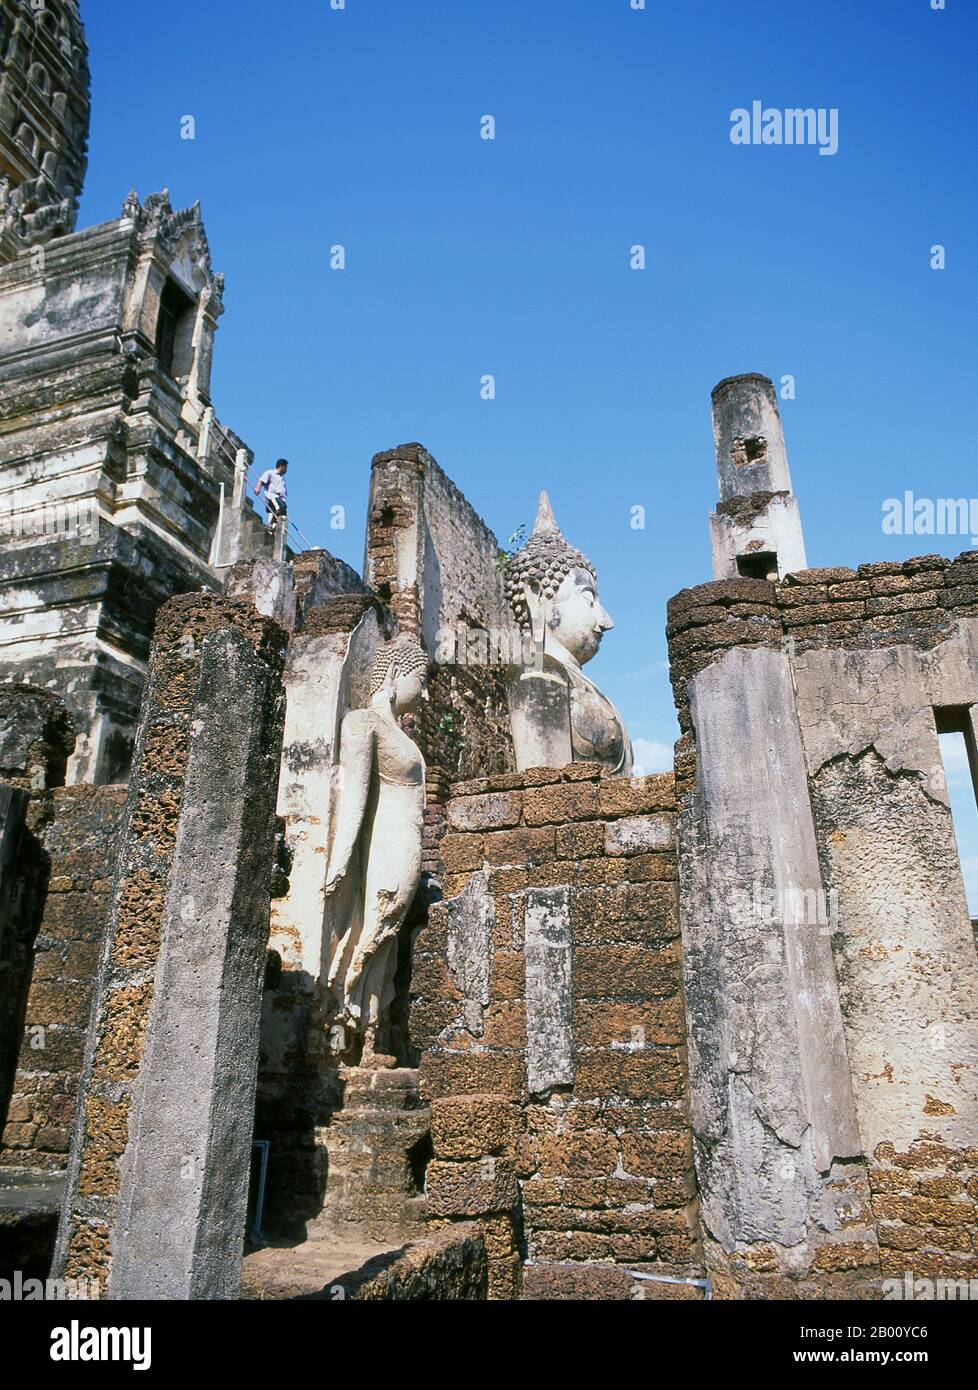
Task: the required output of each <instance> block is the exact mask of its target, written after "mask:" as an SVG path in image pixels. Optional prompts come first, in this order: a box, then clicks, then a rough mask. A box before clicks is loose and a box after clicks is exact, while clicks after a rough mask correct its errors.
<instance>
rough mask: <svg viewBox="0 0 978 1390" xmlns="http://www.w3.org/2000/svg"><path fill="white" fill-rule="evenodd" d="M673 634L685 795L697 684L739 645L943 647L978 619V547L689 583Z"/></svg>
mask: <svg viewBox="0 0 978 1390" xmlns="http://www.w3.org/2000/svg"><path fill="white" fill-rule="evenodd" d="M666 612H667V619H668V621H667V627H666V635H667V637H668V639H669V661H670V674H671V680H672V687H673V692H674V694H675V699H676V709H677V712H678V716H679V726H680V729H681V731H682V737H681V738H680V741H679V743H678V744H677V747H676V754H677V757H676V778H677V789H678V791H679V794H680V799H682V796H683V794H684V793H685V790H686V789H687V787H688V786H689V784H690V782H691V778H692V775H693V770H694V763H693V758H692V755H693V751H694V744H693V739H692V726H691V724H690V717H689V698H688V694H687V685H688V682H689V681H690V680H691V679H692V677H693V676H695V675H696V674H697V672H699V671H702V670H703V669H704V668H705V667H707V666H709V665H711V664H712V663H713V662H714V661H715V660H716V659H717V658H718V657H719V656H721V655H722V654H723V652H724V651H727V650H729V649H730V648H732V647H752V646H772V647H780V646H781V645H782V643H783V642H785V641H789V640H790V643H791V646H792V649H793V651H795V652H804V651H806V650H809V649H810V648H814V647H824V646H839V647H847V648H852V649H858V648H863V649H866V648H875V647H886V646H895V645H898V644H900V643H904V642H910V643H913V644H914V645H918V646H920V645H922V646H928V647H931V646H935V645H936V644H937V643H938V642H940V641H942V640H943V639H944V638H946V637H947V636H949V635H950V633H951V631H952V630H953V627H954V622H955V619H956V618H958V617H974V616H976V615H978V551H975V550H969V551H965V552H964V553H963V554H961V555H959V556H958V558H957V559H956V560H948V559H946V558H945V557H944V556H942V555H921V556H918V557H916V558H915V559H912V560H906V561H904V562H902V563H901V562H898V561H890V560H885V561H880V562H877V563H875V564H868V565H860V566H859V568H858V569H848V568H844V567H836V568H830V569H811V570H802V571H800V572H799V573H797V574H789V575H786V576H785V578H784V580H783V581H781V582H780V583H777V584H775V583H768V582H767V580H763V579H725V580H719V581H716V582H714V583H710V584H698V585H696V587H695V588H692V589H683V590H681V591H680V593H678V594H676V596H675V597H674V598H672V599H670V600H669V603H668V605H667V609H666Z"/></svg>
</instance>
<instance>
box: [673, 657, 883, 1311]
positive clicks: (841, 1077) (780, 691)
mask: <svg viewBox="0 0 978 1390" xmlns="http://www.w3.org/2000/svg"><path fill="white" fill-rule="evenodd" d="M689 696H690V713H691V717H692V723H693V727H694V729H695V734H696V777H695V784H694V787H693V791H692V795H691V797H690V798H689V801H688V802H687V804H686V805H685V807H684V808H683V810H682V813H681V815H680V821H679V845H680V854H679V863H680V882H681V885H682V892H681V895H680V904H681V908H680V911H681V919H682V931H683V973H684V979H685V996H686V1008H687V1014H688V1019H689V1058H690V1063H689V1066H690V1092H691V1099H692V1116H693V1133H694V1138H695V1143H696V1170H697V1175H698V1177H699V1183H700V1193H701V1200H702V1215H703V1225H704V1233H705V1235H706V1241H707V1258H708V1263H709V1264H710V1265H711V1268H712V1272H713V1273H714V1276H715V1277H716V1278H717V1279H718V1280H719V1281H720V1282H721V1285H722V1284H723V1281H724V1280H725V1279H726V1277H727V1275H726V1271H727V1268H728V1267H729V1269H730V1271H731V1272H733V1274H734V1278H735V1279H736V1280H737V1281H738V1282H739V1283H741V1284H742V1286H743V1287H744V1288H745V1289H749V1288H750V1284H751V1279H752V1276H753V1274H754V1272H755V1271H758V1270H762V1271H766V1272H768V1273H771V1274H774V1275H775V1277H777V1275H778V1274H780V1275H783V1276H791V1277H796V1278H805V1277H806V1276H807V1275H808V1273H809V1271H810V1270H811V1268H812V1266H813V1264H814V1265H815V1267H816V1268H817V1267H819V1263H821V1267H822V1268H831V1267H832V1266H831V1264H829V1265H826V1264H825V1263H824V1261H825V1259H826V1258H827V1257H826V1256H824V1255H820V1253H819V1248H820V1246H821V1245H822V1244H823V1242H831V1241H833V1240H837V1241H845V1243H847V1244H851V1243H852V1242H853V1241H854V1240H859V1239H860V1232H858V1231H855V1230H854V1229H853V1227H852V1225H851V1223H850V1222H849V1221H848V1220H847V1215H846V1208H847V1206H851V1205H853V1202H852V1198H853V1197H854V1196H855V1197H857V1198H859V1199H860V1200H861V1201H862V1203H863V1205H865V1197H866V1195H867V1194H866V1193H865V1192H863V1191H862V1190H861V1189H860V1190H859V1191H857V1192H855V1193H854V1192H853V1191H852V1190H851V1189H850V1178H851V1181H857V1180H860V1173H859V1171H858V1170H856V1171H855V1172H854V1173H853V1174H851V1175H850V1178H847V1177H846V1173H845V1170H844V1168H843V1167H842V1166H841V1161H842V1160H845V1159H859V1158H861V1155H862V1144H861V1142H860V1136H859V1131H858V1127H857V1124H856V1116H855V1110H854V1106H853V1100H852V1093H851V1087H850V1079H849V1066H848V1059H847V1055H846V1045H845V1036H844V1031H843V1023H842V1014H841V1009H840V1004H839V994H838V985H837V981H836V975H835V968H834V963H833V959H832V949H831V943H830V939H829V924H828V922H827V921H825V920H824V918H825V913H824V912H823V913H821V914H820V912H819V905H824V904H825V897H824V893H823V889H822V877H821V871H820V866H819V858H818V847H817V842H816V837H815V824H814V819H813V815H812V808H811V804H810V801H809V798H808V794H807V778H806V770H805V757H804V751H803V747H802V740H801V731H800V727H799V723H798V717H797V714H796V711H795V704H794V690H793V684H792V678H791V671H790V668H789V664H788V658H787V656H786V655H785V654H784V653H783V652H781V651H778V650H774V649H771V648H769V647H756V648H753V649H741V648H735V649H733V650H731V651H727V652H726V653H725V654H724V655H723V656H722V657H721V658H720V659H719V660H718V661H716V662H714V664H713V665H711V666H708V667H707V668H706V669H705V670H703V671H701V672H700V673H699V674H698V675H697V676H695V677H694V679H693V680H692V681H691V682H690V684H689ZM856 1205H858V1202H857V1203H856ZM862 1234H863V1235H864V1236H865V1238H866V1240H867V1241H868V1245H867V1263H870V1262H871V1261H872V1258H873V1254H874V1251H873V1250H872V1249H871V1248H870V1247H872V1246H873V1245H874V1242H873V1240H872V1237H871V1235H869V1234H867V1233H862ZM721 1251H722V1254H721ZM728 1261H729V1266H728V1263H727V1262H728Z"/></svg>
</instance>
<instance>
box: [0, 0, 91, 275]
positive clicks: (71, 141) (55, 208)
mask: <svg viewBox="0 0 978 1390" xmlns="http://www.w3.org/2000/svg"><path fill="white" fill-rule="evenodd" d="M88 118H89V76H88V49H87V48H86V45H85V34H84V30H83V28H82V23H81V19H80V17H79V14H78V6H77V4H76V3H75V0H4V5H3V9H2V11H0V264H3V263H5V262H6V261H10V260H12V259H13V258H14V257H15V256H16V255H17V253H18V251H20V250H22V249H23V248H24V247H30V246H38V245H41V244H42V243H44V242H47V241H50V240H51V238H52V237H56V236H64V235H65V234H66V233H68V232H71V231H73V230H74V227H75V218H76V216H77V213H78V195H79V194H80V193H81V189H82V183H83V180H84V177H85V168H86V165H87V162H88V161H87V157H86V150H87V146H88Z"/></svg>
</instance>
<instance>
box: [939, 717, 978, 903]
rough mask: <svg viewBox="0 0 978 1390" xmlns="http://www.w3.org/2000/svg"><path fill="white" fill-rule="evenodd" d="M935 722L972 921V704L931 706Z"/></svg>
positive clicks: (977, 785) (976, 756) (975, 873)
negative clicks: (933, 707)
mask: <svg viewBox="0 0 978 1390" xmlns="http://www.w3.org/2000/svg"><path fill="white" fill-rule="evenodd" d="M934 723H935V724H936V725H937V739H938V743H939V744H940V746H941V761H942V762H943V764H944V776H945V778H946V780H947V793H948V800H949V801H950V803H951V820H952V822H953V824H954V838H955V840H956V842H957V847H958V861H959V863H960V865H961V875H962V877H963V879H964V887H965V893H966V894H967V898H968V911H969V913H970V914H971V920H972V922H975V921H978V744H976V740H975V725H974V722H973V718H972V708H971V707H970V706H968V705H938V706H936V707H935V709H934Z"/></svg>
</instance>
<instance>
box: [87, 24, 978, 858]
mask: <svg viewBox="0 0 978 1390" xmlns="http://www.w3.org/2000/svg"><path fill="white" fill-rule="evenodd" d="M82 12H83V15H84V18H85V22H86V26H87V31H88V37H89V43H90V47H91V63H92V74H93V124H92V140H91V163H90V170H89V177H88V182H87V186H86V190H85V195H84V199H83V204H82V224H83V225H84V224H86V223H91V222H96V221H101V220H103V219H106V218H109V217H115V216H117V215H118V213H119V209H120V207H121V204H122V201H123V198H124V196H125V194H126V192H127V191H128V189H129V188H130V187H131V186H132V185H133V184H135V185H136V187H137V188H138V190H139V192H140V194H141V195H145V194H146V193H148V192H151V191H152V190H154V189H157V188H162V187H164V186H167V187H169V188H170V190H171V195H172V198H173V200H174V202H175V203H176V204H180V205H184V204H187V203H190V202H192V201H194V200H195V199H196V198H200V199H201V201H202V204H203V210H204V216H205V219H206V223H207V228H208V233H209V236H210V241H211V245H212V248H213V252H214V260H215V264H216V266H217V268H219V269H222V270H223V271H224V272H225V273H226V276H227V290H226V304H227V312H226V314H225V316H224V319H223V321H222V326H221V330H220V333H219V335H218V341H217V349H216V357H215V372H214V399H215V405H216V407H217V410H218V414H219V415H220V417H221V418H222V419H223V420H224V421H226V422H227V423H228V424H230V425H231V426H232V427H233V428H235V429H236V430H237V431H238V432H239V433H240V434H241V435H242V436H243V437H244V438H245V439H246V440H247V441H248V443H249V444H250V445H251V446H252V447H253V448H254V449H255V451H256V454H257V456H258V462H259V465H260V466H266V465H267V464H268V463H269V462H271V461H272V460H274V458H275V457H277V456H278V455H279V454H286V455H287V456H288V457H289V458H290V459H291V460H292V470H291V472H290V478H289V486H290V502H291V510H292V512H293V514H294V516H295V517H296V519H297V521H298V523H299V525H300V526H301V528H302V530H303V532H304V533H305V534H306V535H307V536H308V537H309V538H310V539H311V540H312V541H313V542H314V543H316V544H321V545H324V546H326V547H327V548H328V549H330V550H333V551H334V552H335V553H336V554H338V555H340V556H342V557H343V558H344V559H346V560H348V561H350V562H351V563H352V564H354V565H356V566H357V568H360V565H361V562H362V533H363V519H364V511H365V503H366V485H367V477H368V467H369V460H370V457H371V455H372V454H373V453H375V452H376V451H377V450H379V449H384V448H389V447H390V446H392V445H393V444H396V443H400V442H404V441H408V440H415V439H417V440H420V441H422V442H423V443H424V444H425V445H426V446H427V447H428V448H429V449H430V450H431V452H432V453H433V454H434V455H435V457H436V458H437V459H438V460H439V462H440V463H441V464H442V466H443V467H444V468H445V469H446V470H447V472H448V473H449V475H450V476H451V477H452V478H453V479H454V480H455V481H456V483H457V484H458V485H459V486H460V487H461V488H462V490H463V491H464V492H465V493H466V495H467V496H468V497H469V499H470V500H471V501H472V503H473V504H474V505H475V507H476V508H477V510H479V511H480V512H481V514H482V515H483V516H484V517H485V519H486V520H487V522H488V523H489V524H490V525H491V526H492V527H493V529H494V530H495V531H496V533H497V535H498V536H500V538H501V539H503V540H505V538H506V537H507V536H509V534H510V533H511V532H512V531H514V530H515V528H516V527H517V526H518V525H519V524H520V523H531V522H532V518H533V513H534V509H535V503H536V494H537V491H538V489H539V488H541V487H546V488H547V489H548V490H549V491H550V494H551V499H552V501H553V505H554V509H555V512H556V515H557V519H558V521H559V522H560V524H561V526H562V528H563V530H564V533H565V534H566V536H567V537H568V539H569V540H570V541H572V542H573V543H574V544H576V545H578V546H580V547H581V548H582V549H583V550H585V551H586V552H587V553H588V555H589V556H590V557H591V559H592V560H593V562H594V564H595V566H596V567H597V570H598V575H599V579H600V582H601V589H602V598H603V600H604V602H605V604H606V606H607V607H608V608H609V609H610V611H611V612H612V614H613V616H614V617H615V620H616V623H617V627H616V630H615V631H614V632H612V633H610V634H609V635H608V637H607V638H606V639H605V644H604V647H603V649H602V651H601V653H600V654H599V656H598V657H597V658H596V660H595V661H594V663H593V664H592V666H591V667H590V671H591V673H592V674H593V676H594V678H595V679H596V680H597V681H598V682H599V684H601V685H602V686H603V688H605V689H606V690H607V691H608V693H609V695H611V697H612V698H613V699H614V700H615V701H616V702H617V704H618V705H619V707H620V708H621V709H622V711H623V713H624V715H625V717H626V720H627V722H628V724H629V726H630V728H631V730H632V732H633V735H634V736H635V737H636V738H637V739H638V740H642V741H644V742H643V743H642V744H640V750H642V749H644V751H645V753H646V756H648V755H649V754H650V753H651V752H652V750H651V749H649V748H648V747H647V745H649V744H653V745H654V744H664V745H669V744H671V742H672V740H673V739H674V737H675V735H676V726H675V720H674V714H673V705H672V696H671V692H670V689H669V683H668V678H667V671H666V667H665V656H666V651H665V640H664V635H663V628H664V623H665V611H664V610H665V602H666V599H667V598H668V597H669V596H670V595H671V594H673V593H675V592H676V591H677V590H679V589H680V588H682V587H684V586H685V585H688V584H694V583H699V582H701V581H703V580H706V579H708V578H710V577H711V576H710V556H709V537H708V527H707V515H708V513H709V511H710V510H711V509H712V507H713V505H714V502H715V500H716V482H715V472H714V461H713V451H712V437H711V428H710V410H709V406H710V390H711V388H712V386H713V385H714V384H715V382H716V381H718V380H719V379H720V378H721V377H724V376H729V375H731V374H734V373H738V372H744V371H761V372H765V373H767V374H768V375H770V376H772V377H774V378H775V379H776V380H779V379H780V378H781V377H782V376H783V375H784V374H791V375H793V376H794V377H795V380H796V398H795V399H794V400H792V401H785V402H783V404H782V416H783V421H784V426H785V432H786V436H787V442H788V451H789V458H790V461H791V467H792V472H793V478H794V486H795V491H796V492H797V494H798V497H799V501H800V506H801V512H802V518H803V522H804V527H805V536H806V542H807V547H808V559H809V563H810V564H812V565H825V564H853V565H855V564H858V563H860V562H862V561H868V560H879V559H891V558H892V559H896V558H903V557H905V556H906V555H909V554H916V553H925V552H929V551H934V550H937V551H940V552H942V553H945V554H957V553H958V552H959V551H961V550H963V549H966V548H970V544H971V542H970V537H962V538H960V539H958V538H956V537H950V538H943V537H934V538H930V537H913V536H910V537H906V536H902V537H895V536H889V535H884V534H883V532H882V529H881V516H882V503H883V500H884V499H885V498H887V497H890V496H894V495H901V494H902V493H903V492H904V490H906V489H911V490H913V491H914V492H915V493H916V494H917V495H920V496H952V495H953V496H962V495H971V494H973V493H975V491H976V488H975V486H974V482H973V479H974V458H975V433H976V419H975V412H974V407H973V401H974V392H975V367H976V357H978V347H976V340H975V332H974V325H975V322H976V276H975V253H976V242H978V238H976V232H978V216H976V196H975V179H974V172H973V171H974V147H975V132H976V106H978V84H976V83H975V82H974V72H973V64H974V54H975V52H976V49H978V17H976V12H975V7H974V6H973V5H969V4H966V3H965V0H947V8H946V9H945V10H943V11H934V10H932V9H931V5H930V0H888V3H887V4H886V5H882V4H881V3H880V0H811V2H810V3H803V2H802V0H792V3H786V2H785V0H740V2H739V3H721V0H709V3H702V2H698V0H648V7H647V8H646V9H645V10H638V11H636V10H633V9H631V7H630V2H629V0H573V2H572V0H534V2H533V3H528V0H493V3H476V0H465V2H464V3H462V0H346V8H345V9H343V10H333V9H331V8H330V5H329V3H328V0H296V3H293V4H283V5H279V6H276V7H274V9H272V10H270V9H269V7H268V6H267V5H266V4H264V3H258V0H202V3H200V4H199V5H195V6H194V7H192V10H190V9H188V10H186V11H180V10H179V9H171V10H170V11H169V14H170V16H171V17H170V19H169V20H168V21H167V22H165V23H164V22H163V21H162V20H161V11H160V9H159V7H157V6H151V5H145V4H132V3H130V0H82ZM753 100H760V101H762V102H763V103H764V105H765V106H770V107H781V108H784V107H796V106H802V107H805V106H813V107H825V108H837V109H838V112H839V117H838V119H839V150H838V153H836V154H835V155H834V156H831V157H824V156H820V155H819V153H818V151H817V149H815V148H812V147H786V146H781V147H778V146H749V147H740V146H736V145H733V144H732V143H731V141H730V128H731V124H730V113H731V111H732V110H733V109H734V108H737V107H749V106H750V105H751V102H752V101H753ZM487 114H491V115H492V116H493V117H494V118H495V121H496V138H495V140H493V141H486V140H483V139H481V138H480V119H481V117H483V116H484V115H487ZM185 115H193V116H194V118H195V121H196V139H195V140H193V141H188V140H181V138H180V122H181V117H183V116H185ZM336 243H340V244H342V245H343V246H344V247H345V250H346V258H347V267H346V269H345V270H343V271H333V270H331V269H330V268H329V259H330V247H331V245H333V244H336ZM636 243H640V244H642V245H644V246H645V248H646V258H647V268H646V269H645V270H644V271H634V270H631V269H630V267H629V248H630V247H631V246H632V245H634V244H636ZM935 244H941V245H943V246H945V248H946V269H944V270H942V271H935V270H932V269H931V268H930V259H931V258H930V248H931V247H932V246H933V245H935ZM486 373H491V374H492V375H493V376H494V377H495V378H496V398H495V400H492V401H485V400H483V399H481V396H480V380H481V378H482V376H483V375H484V374H486ZM337 503H339V504H342V505H344V506H345V507H346V511H347V527H346V530H345V531H335V530H331V529H330V527H329V515H330V512H329V509H330V507H331V506H333V505H334V504H337ZM635 505H642V506H644V507H645V508H646V511H647V524H646V528H645V530H641V531H637V530H633V529H631V527H630V526H629V519H630V514H631V513H630V509H631V508H632V507H633V506H635ZM976 851H978V842H976Z"/></svg>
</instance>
